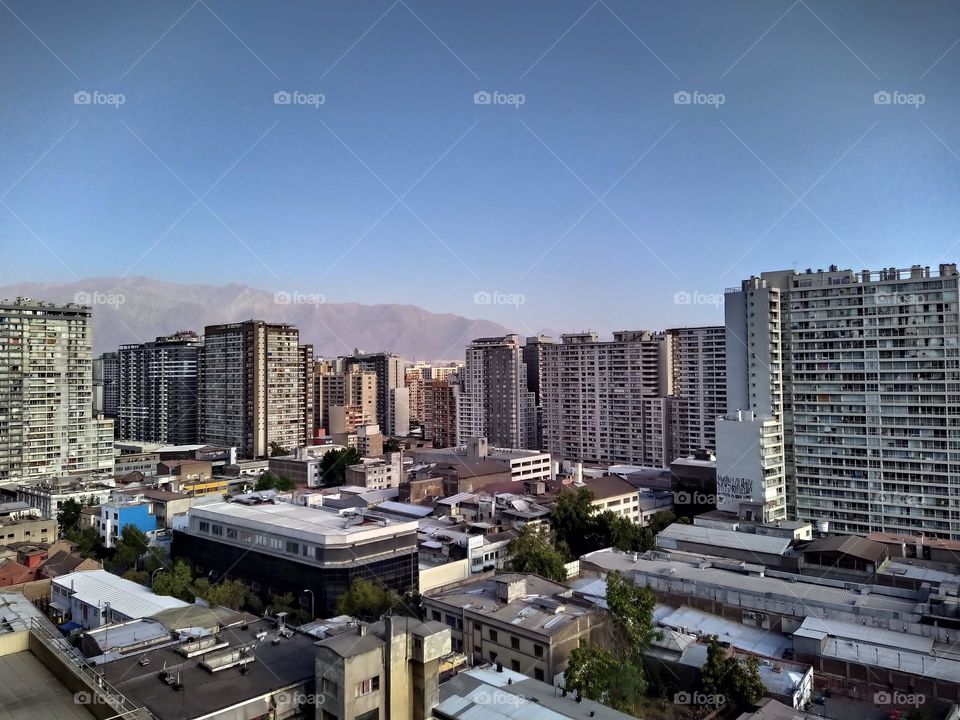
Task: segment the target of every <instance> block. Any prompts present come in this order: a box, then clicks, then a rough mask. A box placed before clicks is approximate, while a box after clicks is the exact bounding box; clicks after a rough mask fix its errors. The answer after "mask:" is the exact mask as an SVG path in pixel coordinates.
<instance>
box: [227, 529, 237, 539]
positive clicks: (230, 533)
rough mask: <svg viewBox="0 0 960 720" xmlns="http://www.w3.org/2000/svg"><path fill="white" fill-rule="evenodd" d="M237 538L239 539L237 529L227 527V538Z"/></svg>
mask: <svg viewBox="0 0 960 720" xmlns="http://www.w3.org/2000/svg"><path fill="white" fill-rule="evenodd" d="M236 539H237V529H236V528H227V540H236Z"/></svg>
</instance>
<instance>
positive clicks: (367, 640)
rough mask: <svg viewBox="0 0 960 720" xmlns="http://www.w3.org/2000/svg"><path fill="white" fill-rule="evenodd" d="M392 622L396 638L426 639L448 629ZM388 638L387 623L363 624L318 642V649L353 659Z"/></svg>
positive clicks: (417, 622) (440, 625)
mask: <svg viewBox="0 0 960 720" xmlns="http://www.w3.org/2000/svg"><path fill="white" fill-rule="evenodd" d="M390 620H391V632H392V633H393V635H394V636H397V635H403V634H405V633H410V634H411V635H415V636H418V637H426V636H427V635H433V634H435V633H440V632H443V631H444V630H447V629H448V628H447V626H446V625H444V624H443V623H439V622H433V621H426V622H424V621H421V620H418V619H416V618H409V617H400V616H393V617H391V618H390ZM361 632H362V634H361ZM386 638H387V630H386V623H385V622H384V621H383V620H381V621H379V622H375V623H371V624H369V625H367V624H361V625H359V626H358V627H357V628H356V629H354V630H353V631H352V632H339V633H336V634H333V635H329V636H328V637H326V638H325V639H323V640H321V641H320V642H318V643H317V647H324V648H328V649H329V650H331V651H333V652H335V653H336V654H337V655H339V656H340V657H353V656H355V655H362V654H363V653H366V652H369V651H370V650H373V649H374V648H378V647H380V646H381V645H382V644H383V643H384V641H385V640H386Z"/></svg>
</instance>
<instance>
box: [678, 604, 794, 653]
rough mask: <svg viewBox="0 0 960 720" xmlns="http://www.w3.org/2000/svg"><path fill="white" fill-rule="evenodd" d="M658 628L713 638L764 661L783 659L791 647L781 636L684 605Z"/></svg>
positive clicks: (780, 634)
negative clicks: (785, 651)
mask: <svg viewBox="0 0 960 720" xmlns="http://www.w3.org/2000/svg"><path fill="white" fill-rule="evenodd" d="M660 624H661V625H663V626H664V627H668V628H671V629H673V630H679V631H680V632H682V633H687V634H692V635H716V636H717V637H718V638H719V639H720V640H721V641H722V642H728V643H730V644H731V645H732V646H733V647H735V648H737V649H738V650H745V651H747V652H751V653H753V654H755V655H765V656H766V657H773V658H778V657H782V656H783V651H784V650H785V649H786V648H788V647H790V646H791V644H792V643H791V641H790V638H788V637H787V636H786V635H784V634H782V633H778V632H775V631H773V630H762V629H760V628H756V627H750V626H748V625H744V624H743V623H742V622H737V621H735V620H727V619H725V618H722V617H720V616H718V615H711V614H709V613H705V612H701V611H700V610H697V609H695V608H692V607H688V606H686V605H683V606H681V607H679V608H677V609H676V610H674V611H673V612H672V613H670V614H669V615H666V616H664V617H663V618H661V619H660Z"/></svg>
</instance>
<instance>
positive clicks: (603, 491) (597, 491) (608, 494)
mask: <svg viewBox="0 0 960 720" xmlns="http://www.w3.org/2000/svg"><path fill="white" fill-rule="evenodd" d="M584 485H585V486H586V488H587V490H589V491H590V492H591V493H593V499H594V500H606V499H607V498H614V497H621V496H623V495H636V494H637V488H635V487H634V486H633V485H631V484H630V483H628V482H627V481H626V480H624V479H623V478H621V477H618V476H616V475H604V476H603V477H598V478H591V479H588V480H585V481H584Z"/></svg>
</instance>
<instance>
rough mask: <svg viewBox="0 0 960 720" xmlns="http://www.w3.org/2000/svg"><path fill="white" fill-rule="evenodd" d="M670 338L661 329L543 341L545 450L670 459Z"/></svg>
mask: <svg viewBox="0 0 960 720" xmlns="http://www.w3.org/2000/svg"><path fill="white" fill-rule="evenodd" d="M670 343H671V336H670V335H668V334H665V333H651V332H646V331H623V332H616V333H614V334H613V340H609V341H601V340H599V338H598V336H597V335H596V333H579V334H568V335H563V336H562V337H561V342H560V343H555V344H545V345H543V346H542V348H541V352H542V353H543V373H542V379H541V389H540V392H541V399H542V404H543V436H544V449H545V450H546V451H548V452H550V453H553V454H554V455H555V456H558V457H560V458H564V459H571V460H581V461H583V462H594V463H600V462H606V463H632V464H637V465H647V466H652V467H664V466H665V465H666V464H668V463H669V462H670V459H669V458H668V457H667V454H668V450H667V447H668V445H669V438H668V437H667V433H668V428H669V418H667V417H664V413H665V412H666V407H667V404H666V402H665V401H664V400H663V398H664V397H665V396H666V395H667V392H668V388H669V382H668V380H669V377H670V363H671V361H672V353H671V352H670Z"/></svg>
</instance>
